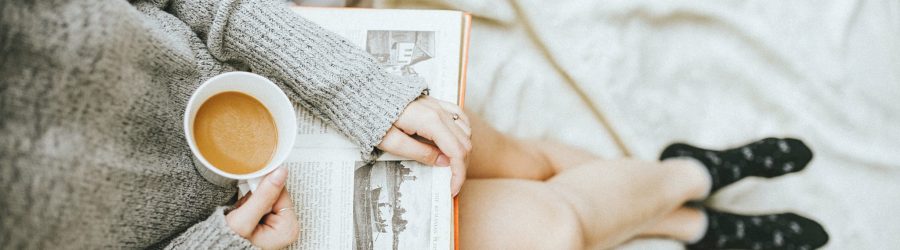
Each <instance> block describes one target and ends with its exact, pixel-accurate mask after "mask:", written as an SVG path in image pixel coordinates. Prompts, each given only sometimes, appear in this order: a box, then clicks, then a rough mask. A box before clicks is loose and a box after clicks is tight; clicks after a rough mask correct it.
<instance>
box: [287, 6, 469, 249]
mask: <svg viewBox="0 0 900 250" xmlns="http://www.w3.org/2000/svg"><path fill="white" fill-rule="evenodd" d="M295 11H297V12H298V13H300V14H301V16H303V17H305V18H307V19H309V20H311V21H313V22H316V23H318V24H320V25H322V26H323V27H325V28H326V29H329V30H331V31H333V32H335V33H337V34H339V35H342V36H344V37H345V38H347V39H348V40H349V41H350V42H351V43H354V44H356V45H357V46H359V47H360V48H364V49H365V50H366V51H367V52H369V53H370V54H372V55H373V56H374V57H375V58H376V60H377V61H378V62H379V63H380V64H381V66H382V67H384V68H385V69H386V70H388V71H389V72H391V73H394V74H397V75H400V76H404V77H410V78H415V79H417V80H420V81H424V82H425V83H426V84H427V85H428V88H429V90H430V95H431V96H432V97H435V98H438V99H441V100H444V101H448V102H452V103H457V100H458V99H459V98H458V96H459V95H458V92H459V87H458V83H459V67H460V65H459V63H460V53H461V51H460V41H461V34H462V33H461V32H462V31H461V20H462V13H460V12H452V11H418V10H417V11H409V10H406V11H402V10H355V9H350V10H348V9H323V8H295ZM296 108H297V112H298V114H297V119H298V126H299V128H298V135H297V141H296V142H295V145H294V150H293V151H292V152H291V156H290V157H289V159H288V160H287V163H286V166H288V169H289V171H290V179H289V181H288V183H289V184H288V191H289V192H290V193H291V196H292V198H293V199H294V203H295V207H296V209H297V212H298V216H299V217H300V227H301V230H302V231H301V233H300V238H299V239H298V241H297V242H296V243H295V244H293V245H292V246H291V249H350V248H353V249H449V248H450V247H451V246H452V245H451V244H452V240H453V239H452V232H453V231H452V226H453V225H452V219H451V213H452V200H451V198H452V197H451V196H450V176H451V174H450V169H449V168H446V167H432V166H424V165H422V164H419V163H417V162H414V161H408V160H407V159H401V158H399V157H396V156H391V155H385V156H383V157H381V158H379V161H377V162H376V163H372V164H364V163H362V162H359V159H361V156H360V155H359V151H360V150H359V149H358V148H357V146H356V145H355V144H354V143H353V142H352V141H350V140H349V139H348V138H346V137H345V136H343V135H342V134H340V133H339V132H337V131H336V130H335V129H333V128H331V127H329V126H328V125H327V124H326V123H324V122H323V121H321V120H320V119H318V118H317V117H315V116H313V115H312V114H311V113H310V112H308V111H306V110H304V109H302V108H300V107H299V106H298V107H296ZM326 196H328V197H326Z"/></svg>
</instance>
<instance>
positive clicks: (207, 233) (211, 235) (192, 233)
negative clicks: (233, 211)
mask: <svg viewBox="0 0 900 250" xmlns="http://www.w3.org/2000/svg"><path fill="white" fill-rule="evenodd" d="M225 209H226V207H218V208H216V211H215V212H213V214H212V215H210V216H209V218H207V219H206V220H205V221H202V222H200V223H197V224H196V225H194V226H192V227H190V228H188V230H187V231H185V232H184V233H182V234H181V235H179V236H178V238H175V239H174V240H172V242H170V243H169V245H168V246H166V249H259V248H257V247H255V246H253V245H252V244H250V241H249V240H247V239H244V238H243V237H241V236H240V235H238V234H237V233H235V232H234V231H233V230H231V228H230V227H228V224H227V223H226V222H225Z"/></svg>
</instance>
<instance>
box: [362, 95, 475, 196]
mask: <svg viewBox="0 0 900 250" xmlns="http://www.w3.org/2000/svg"><path fill="white" fill-rule="evenodd" d="M471 136H472V129H471V127H470V125H469V118H468V117H467V116H466V114H464V113H463V111H462V109H460V108H459V106H456V105H455V104H453V103H449V102H444V101H440V100H438V99H434V98H432V97H429V96H423V97H420V98H419V99H416V100H415V101H413V102H411V103H409V105H408V106H406V109H404V110H403V113H401V114H400V118H398V119H397V121H396V122H394V126H393V127H391V128H390V129H389V130H388V132H387V134H386V135H385V136H384V138H382V140H381V143H380V144H378V148H379V149H381V150H384V151H385V152H388V153H392V154H395V155H399V156H403V157H408V158H411V159H413V160H416V161H418V162H421V163H424V164H428V165H437V166H450V171H451V172H452V173H453V176H452V177H451V179H450V189H451V192H452V194H453V196H456V194H458V193H459V190H460V189H461V188H462V184H463V182H464V181H465V179H466V164H467V162H466V159H467V156H468V155H469V151H471V150H472V140H471ZM417 138H421V139H425V140H426V141H424V142H423V141H420V140H417Z"/></svg>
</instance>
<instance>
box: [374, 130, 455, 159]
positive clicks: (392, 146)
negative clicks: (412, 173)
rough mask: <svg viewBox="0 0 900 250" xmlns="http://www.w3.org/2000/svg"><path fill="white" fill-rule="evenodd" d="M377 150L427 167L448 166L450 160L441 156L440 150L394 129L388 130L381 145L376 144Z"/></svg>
mask: <svg viewBox="0 0 900 250" xmlns="http://www.w3.org/2000/svg"><path fill="white" fill-rule="evenodd" d="M378 148H379V149H381V150H384V151H385V152H388V153H391V154H395V155H398V156H402V157H406V158H409V159H413V160H415V161H418V162H421V163H423V164H427V165H440V166H448V165H450V159H449V158H447V156H444V155H443V154H441V150H440V149H438V148H437V147H435V146H433V145H429V144H426V143H423V142H421V141H418V140H416V139H413V138H412V137H411V136H409V135H407V134H406V133H403V131H400V129H398V128H396V127H391V128H390V129H389V130H388V132H387V134H385V135H384V138H382V139H381V144H378Z"/></svg>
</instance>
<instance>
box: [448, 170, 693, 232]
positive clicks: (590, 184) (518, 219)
mask: <svg viewBox="0 0 900 250" xmlns="http://www.w3.org/2000/svg"><path fill="white" fill-rule="evenodd" d="M588 164H591V165H593V166H590V167H587V166H584V167H576V168H572V169H569V170H566V171H564V172H562V173H560V174H558V175H556V176H554V177H553V178H551V179H550V180H548V181H546V182H541V181H530V180H511V179H497V180H477V179H473V180H469V181H468V182H467V183H466V185H467V186H466V188H464V189H463V193H462V194H460V198H461V199H462V200H461V201H460V210H461V211H460V219H461V221H460V226H461V230H460V231H461V233H462V234H463V235H461V237H460V239H461V240H462V242H461V244H462V247H463V248H465V249H470V248H472V249H490V248H499V247H502V248H552V249H568V248H583V247H584V246H599V247H603V248H607V247H612V246H615V245H617V244H620V243H622V242H624V241H626V240H628V239H630V238H632V237H634V236H637V235H639V234H640V233H641V232H643V231H644V230H645V229H646V228H649V227H651V226H653V225H655V224H656V223H657V222H658V221H661V220H662V219H663V218H664V217H665V216H666V215H668V214H669V213H671V212H672V211H675V210H676V209H678V208H679V207H681V205H682V204H683V203H684V202H686V201H687V200H691V199H699V198H703V196H704V195H705V193H706V190H708V189H709V185H710V184H709V180H708V178H707V177H706V176H704V175H705V174H706V173H705V172H703V171H705V170H704V169H703V167H702V166H699V165H698V164H697V163H695V162H692V161H677V160H672V161H666V162H663V163H655V162H641V161H634V160H619V161H606V162H604V161H598V162H591V163H588ZM511 243H512V244H522V245H518V247H517V246H510V245H508V244H511Z"/></svg>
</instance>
